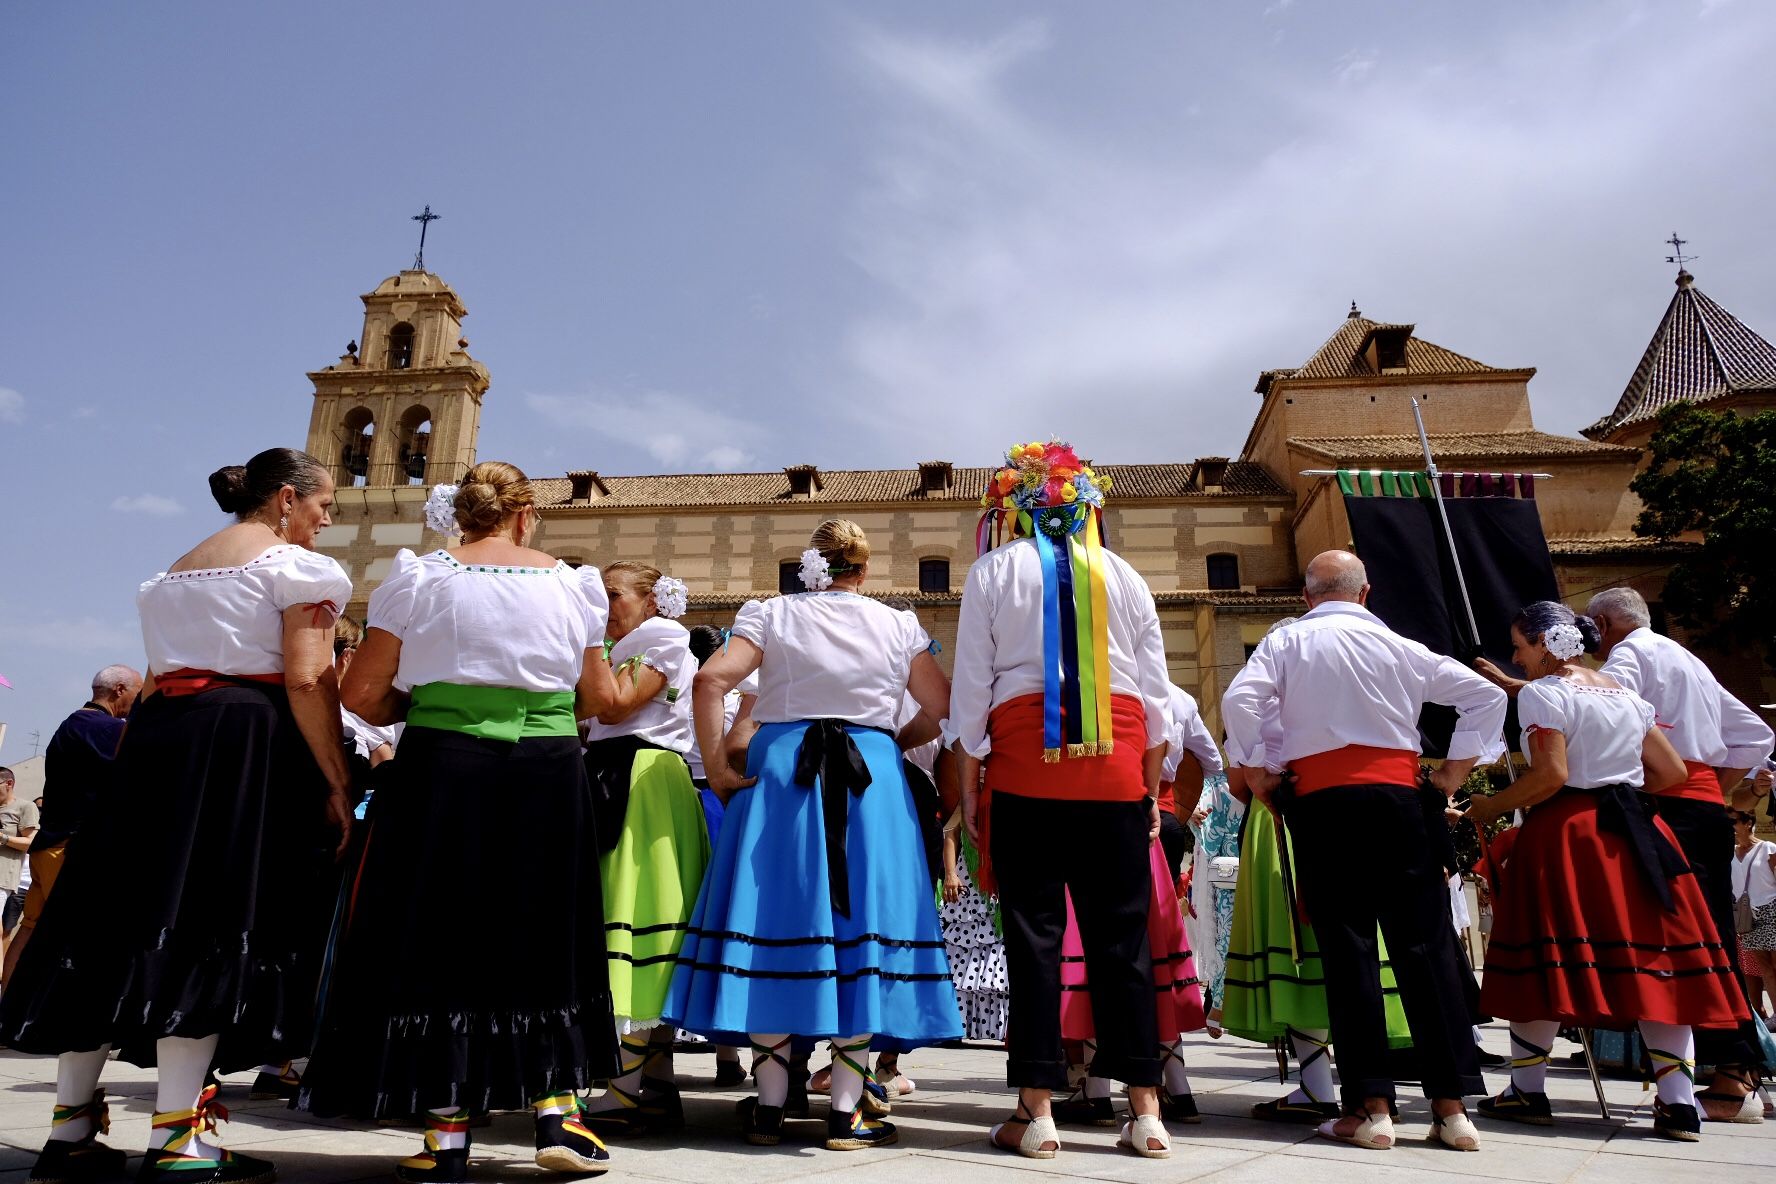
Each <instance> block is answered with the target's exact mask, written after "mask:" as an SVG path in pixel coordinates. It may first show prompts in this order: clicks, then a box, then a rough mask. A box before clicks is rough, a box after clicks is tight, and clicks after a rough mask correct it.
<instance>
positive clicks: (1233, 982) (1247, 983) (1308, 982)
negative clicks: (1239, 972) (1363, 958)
mask: <svg viewBox="0 0 1776 1184" xmlns="http://www.w3.org/2000/svg"><path fill="white" fill-rule="evenodd" d="M1222 982H1223V984H1224V985H1225V986H1230V987H1244V988H1245V989H1246V990H1248V991H1262V990H1264V989H1265V987H1266V986H1268V985H1269V984H1270V983H1273V982H1276V983H1288V984H1289V985H1290V986H1294V987H1316V988H1319V989H1320V990H1324V989H1325V987H1326V980H1325V979H1323V978H1302V977H1301V976H1300V975H1295V974H1271V975H1266V976H1265V977H1263V978H1260V979H1243V978H1234V977H1233V976H1232V975H1228V976H1226V977H1225V978H1224V979H1223V980H1222ZM1381 993H1382V994H1383V995H1398V994H1399V993H1400V988H1399V987H1398V986H1397V985H1396V986H1392V987H1383V988H1382V989H1381Z"/></svg>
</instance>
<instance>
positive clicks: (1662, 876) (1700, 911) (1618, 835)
mask: <svg viewBox="0 0 1776 1184" xmlns="http://www.w3.org/2000/svg"><path fill="white" fill-rule="evenodd" d="M1511 641H1512V644H1513V647H1514V648H1513V650H1512V654H1511V660H1512V661H1513V662H1515V663H1516V664H1517V665H1518V666H1519V667H1521V668H1522V669H1523V670H1524V671H1525V672H1526V673H1527V674H1528V675H1530V676H1531V678H1532V679H1533V681H1531V682H1529V683H1527V684H1526V685H1524V686H1523V687H1522V689H1521V690H1519V692H1518V694H1517V718H1518V720H1519V721H1521V723H1522V725H1523V733H1524V740H1525V748H1526V752H1525V755H1526V756H1527V757H1528V758H1529V760H1530V770H1529V772H1528V773H1526V774H1525V775H1524V776H1522V777H1520V778H1518V780H1517V783H1516V784H1515V785H1513V786H1512V787H1511V788H1510V789H1508V790H1505V791H1504V792H1502V793H1498V794H1495V795H1493V796H1492V797H1490V798H1475V799H1474V801H1473V804H1472V805H1471V806H1470V807H1469V809H1468V813H1469V815H1470V816H1471V817H1472V818H1473V819H1474V824H1475V825H1476V826H1477V827H1481V828H1484V827H1485V826H1486V825H1487V824H1488V823H1490V822H1491V821H1492V820H1493V819H1495V818H1498V817H1500V816H1502V815H1505V814H1508V813H1509V812H1510V811H1512V810H1516V809H1523V808H1531V807H1533V808H1531V809H1530V810H1529V817H1528V819H1527V820H1526V821H1525V822H1524V824H1523V828H1522V834H1521V835H1520V836H1519V838H1518V840H1517V843H1516V846H1515V847H1514V848H1513V850H1512V853H1511V860H1510V864H1509V866H1508V867H1507V868H1506V870H1505V871H1504V872H1503V873H1502V881H1501V884H1500V888H1499V892H1498V896H1497V906H1496V912H1495V914H1494V919H1493V928H1492V940H1491V942H1490V943H1489V944H1488V946H1487V954H1486V982H1485V984H1484V985H1483V986H1482V988H1481V992H1480V1006H1481V1009H1482V1010H1483V1011H1486V1012H1488V1013H1489V1014H1492V1015H1496V1016H1498V1017H1500V1018H1501V1019H1508V1020H1510V1021H1511V1085H1510V1088H1509V1089H1507V1090H1506V1091H1505V1092H1504V1093H1501V1094H1499V1095H1498V1096H1497V1097H1493V1098H1488V1099H1487V1100H1485V1101H1483V1102H1481V1103H1480V1113H1482V1114H1484V1115H1487V1116H1488V1117H1491V1118H1503V1119H1510V1120H1512V1121H1516V1122H1529V1123H1535V1124H1538V1125H1547V1124H1548V1123H1550V1122H1552V1121H1553V1113H1552V1111H1551V1109H1550V1108H1549V1104H1548V1095H1547V1094H1546V1093H1545V1092H1544V1091H1543V1088H1542V1085H1543V1081H1544V1079H1545V1077H1546V1075H1547V1070H1548V1050H1549V1048H1550V1047H1551V1046H1552V1044H1553V1042H1554V1035H1555V1033H1556V1032H1557V1031H1558V1030H1559V1029H1560V1028H1561V1027H1562V1026H1577V1027H1588V1028H1589V1027H1600V1028H1628V1027H1632V1026H1634V1025H1636V1024H1638V1026H1639V1028H1640V1033H1641V1037H1642V1039H1644V1040H1645V1041H1646V1046H1647V1055H1648V1056H1649V1057H1651V1058H1652V1062H1653V1073H1654V1078H1655V1081H1656V1084H1657V1087H1658V1099H1657V1100H1656V1101H1655V1102H1654V1103H1653V1129H1654V1130H1655V1131H1656V1132H1657V1133H1658V1134H1660V1135H1663V1136H1664V1137H1665V1138H1668V1139H1677V1140H1681V1141H1685V1142H1694V1141H1695V1140H1696V1139H1698V1138H1700V1132H1701V1129H1702V1124H1701V1118H1700V1116H1699V1114H1698V1113H1697V1110H1696V1098H1695V1056H1696V1052H1695V1048H1696V1045H1695V1034H1694V1031H1693V1028H1694V1027H1695V1026H1699V1025H1705V1026H1711V1027H1719V1026H1727V1025H1731V1024H1733V1023H1735V1022H1737V1021H1739V1020H1743V1019H1745V1018H1746V1014H1747V1013H1746V1009H1745V999H1744V995H1743V993H1742V992H1741V991H1740V990H1739V986H1738V984H1737V983H1736V982H1735V981H1734V980H1733V967H1732V965H1731V963H1730V961H1729V959H1728V957H1727V953H1726V950H1725V947H1724V945H1723V944H1722V942H1721V940H1720V938H1719V936H1718V934H1716V932H1715V929H1714V923H1713V921H1712V920H1711V919H1710V917H1709V913H1708V906H1707V902H1706V901H1705V900H1704V899H1703V896H1702V890H1701V888H1700V887H1699V886H1698V885H1697V883H1696V877H1695V876H1694V875H1693V874H1692V873H1691V872H1690V868H1689V865H1688V863H1687V862H1685V860H1684V858H1683V855H1682V853H1681V851H1680V850H1679V848H1678V846H1677V842H1676V839H1675V838H1674V836H1673V835H1672V833H1671V828H1670V827H1669V826H1667V825H1666V823H1665V821H1664V820H1663V819H1662V818H1659V817H1657V816H1656V815H1655V814H1654V813H1653V809H1652V805H1651V802H1650V801H1649V799H1648V795H1649V794H1653V793H1657V792H1658V791H1659V790H1660V789H1662V788H1664V787H1666V786H1669V785H1676V784H1678V783H1679V782H1681V781H1683V779H1684V778H1685V777H1686V776H1687V775H1688V774H1687V772H1686V770H1685V769H1684V764H1683V760H1682V758H1680V757H1679V756H1678V755H1677V751H1676V750H1675V749H1674V748H1672V746H1671V743H1670V741H1668V740H1666V739H1665V736H1664V734H1663V733H1662V732H1661V731H1660V729H1659V728H1658V727H1657V726H1655V722H1654V715H1653V708H1652V705H1651V704H1649V703H1647V702H1646V701H1645V700H1644V699H1642V698H1641V697H1640V696H1638V695H1636V694H1635V693H1634V692H1632V691H1628V690H1625V689H1623V688H1622V687H1620V686H1618V685H1617V684H1616V683H1615V682H1614V680H1612V679H1610V678H1609V677H1608V676H1606V675H1604V674H1601V673H1598V672H1594V671H1592V670H1590V669H1588V668H1587V667H1585V666H1582V665H1580V663H1579V660H1578V659H1579V657H1580V656H1581V655H1582V654H1583V653H1584V652H1585V651H1586V650H1587V649H1593V648H1595V647H1596V645H1597V642H1598V631H1597V626H1596V625H1595V624H1594V623H1593V622H1592V621H1591V619H1590V618H1589V617H1582V616H1581V617H1575V616H1574V614H1573V611H1572V610H1571V609H1570V608H1568V607H1567V606H1566V605H1564V604H1559V603H1557V602H1554V601H1538V602H1536V603H1535V604H1531V605H1530V606H1528V607H1527V608H1525V609H1524V610H1523V611H1521V612H1520V613H1518V614H1517V617H1516V619H1515V620H1513V621H1512V623H1511Z"/></svg>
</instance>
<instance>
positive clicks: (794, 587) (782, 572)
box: [777, 559, 807, 596]
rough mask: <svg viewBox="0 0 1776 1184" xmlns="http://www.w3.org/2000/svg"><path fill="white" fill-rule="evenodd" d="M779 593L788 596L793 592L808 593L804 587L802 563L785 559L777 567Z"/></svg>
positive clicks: (798, 560) (797, 560)
mask: <svg viewBox="0 0 1776 1184" xmlns="http://www.w3.org/2000/svg"><path fill="white" fill-rule="evenodd" d="M777 591H779V592H781V593H783V594H784V595H785V596H788V595H789V594H790V593H792V592H806V591H807V589H806V588H804V587H802V561H801V560H800V559H785V560H784V561H783V562H781V563H779V564H778V565H777Z"/></svg>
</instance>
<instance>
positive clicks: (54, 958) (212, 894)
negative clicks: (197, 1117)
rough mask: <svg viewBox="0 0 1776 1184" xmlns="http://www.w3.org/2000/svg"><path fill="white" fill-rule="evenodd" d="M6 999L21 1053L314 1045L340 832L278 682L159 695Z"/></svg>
mask: <svg viewBox="0 0 1776 1184" xmlns="http://www.w3.org/2000/svg"><path fill="white" fill-rule="evenodd" d="M111 784H112V788H111V789H110V790H109V791H108V793H107V794H106V796H104V797H102V798H101V799H100V801H99V802H98V804H97V806H96V808H95V809H94V811H93V814H92V816H91V817H90V818H89V819H88V820H87V822H86V823H85V825H84V826H83V827H82V829H81V831H80V833H79V834H78V835H76V836H74V838H73V839H71V840H69V843H68V850H67V854H66V855H65V856H64V861H65V862H64V865H63V868H62V872H61V876H60V878H59V879H58V880H57V881H56V888H55V892H54V893H52V894H51V895H50V897H49V901H48V903H47V905H46V906H45V908H44V912H43V918H42V920H41V921H40V922H39V923H38V925H37V930H36V933H35V934H34V935H33V936H32V938H31V944H30V945H29V946H28V947H26V949H25V953H24V956H23V957H22V958H21V959H20V961H19V965H18V967H17V969H16V970H15V972H14V974H13V978H12V981H10V982H9V983H7V985H6V992H5V996H4V999H3V1000H0V1041H4V1042H5V1043H6V1044H8V1045H10V1046H11V1047H13V1048H16V1049H18V1050H20V1051H22V1052H30V1053H63V1052H84V1051H88V1050H90V1049H95V1048H98V1047H99V1046H101V1045H106V1044H109V1045H111V1046H113V1047H115V1048H118V1049H119V1050H120V1051H121V1055H122V1056H123V1057H124V1058H125V1059H127V1060H130V1061H132V1062H134V1063H136V1064H138V1065H151V1064H153V1057H154V1041H155V1040H156V1039H158V1038H160V1037H163V1036H181V1037H204V1036H211V1035H216V1034H220V1036H221V1041H220V1044H219V1046H218V1050H217V1056H216V1067H217V1068H218V1069H220V1070H221V1071H223V1072H232V1071H234V1070H236V1069H242V1068H247V1067H249V1066H252V1065H257V1064H261V1063H264V1062H267V1061H271V1062H276V1061H281V1060H283V1059H284V1058H286V1057H288V1056H291V1055H300V1054H301V1053H302V1052H303V1051H304V1050H305V1049H306V1048H307V1045H308V1041H309V1037H310V1034H311V1023H312V1017H313V1004H314V987H315V982H316V976H317V971H318V966H319V955H320V952H321V951H320V946H319V943H318V942H317V941H315V940H314V938H315V930H316V920H317V918H324V917H325V915H326V909H327V906H328V901H327V900H326V899H324V897H325V895H326V891H327V889H326V884H327V883H328V880H329V876H330V868H331V862H332V855H331V847H332V842H333V836H330V835H329V832H328V829H327V826H326V822H325V817H324V814H323V808H324V804H325V801H326V782H325V780H324V779H323V778H322V776H321V772H320V769H319V768H318V767H317V766H316V764H315V761H314V757H313V755H312V754H311V753H310V752H309V749H308V745H307V743H306V742H305V741H304V740H303V738H302V735H301V733H300V732H299V731H298V730H297V727H296V723H295V720H294V719H293V718H292V717H291V715H290V705H289V700H288V698H287V697H286V696H285V694H284V692H283V689H282V688H281V687H259V686H228V687H222V688H219V689H216V690H212V691H206V692H204V693H202V694H198V695H189V696H181V697H178V698H169V697H168V696H166V695H152V696H150V697H149V698H148V699H146V700H144V701H143V703H142V704H141V705H140V706H139V707H137V708H136V710H135V711H134V712H132V713H131V715H130V721H129V730H128V731H127V732H126V733H125V736H124V740H123V746H122V749H121V750H120V751H119V753H118V755H117V762H116V770H115V776H114V778H113V780H112V783H111Z"/></svg>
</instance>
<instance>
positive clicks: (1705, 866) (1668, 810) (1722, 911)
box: [1653, 795, 1764, 1068]
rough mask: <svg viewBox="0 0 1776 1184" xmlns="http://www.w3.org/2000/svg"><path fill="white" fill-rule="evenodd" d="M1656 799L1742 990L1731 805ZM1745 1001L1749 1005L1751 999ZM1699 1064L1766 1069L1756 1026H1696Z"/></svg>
mask: <svg viewBox="0 0 1776 1184" xmlns="http://www.w3.org/2000/svg"><path fill="white" fill-rule="evenodd" d="M1653 802H1654V804H1655V805H1656V807H1657V809H1658V811H1659V817H1661V818H1663V819H1664V820H1665V824H1666V825H1667V826H1669V827H1670V828H1671V832H1672V833H1673V834H1675V835H1676V836H1677V843H1678V846H1680V847H1682V848H1683V853H1684V858H1685V859H1687V860H1689V861H1690V872H1691V874H1692V875H1694V876H1695V877H1696V887H1698V888H1700V889H1702V899H1703V900H1704V901H1706V902H1707V904H1708V915H1709V916H1710V917H1712V918H1713V919H1714V928H1715V930H1716V932H1718V933H1719V934H1720V939H1721V943H1722V944H1723V945H1725V946H1726V947H1727V957H1728V959H1729V960H1730V961H1731V962H1732V965H1733V970H1734V975H1733V981H1735V982H1737V983H1739V989H1740V990H1741V991H1744V989H1745V983H1744V979H1743V978H1742V976H1741V975H1740V974H1739V973H1738V970H1739V931H1738V929H1737V928H1736V927H1735V926H1734V924H1733V821H1732V819H1731V818H1729V817H1728V815H1727V808H1726V806H1725V805H1724V804H1722V803H1720V802H1703V801H1696V800H1694V799H1690V798H1669V797H1660V796H1657V795H1655V796H1654V798H1653ZM1745 1005H1746V1007H1747V1008H1748V1009H1749V1008H1750V1006H1751V1000H1750V999H1749V998H1747V999H1746V1004H1745ZM1696 1063H1697V1064H1698V1065H1750V1066H1752V1067H1754V1068H1762V1067H1763V1064H1764V1056H1763V1051H1762V1049H1761V1048H1760V1046H1759V1044H1758V1036H1757V1025H1756V1024H1755V1023H1753V1022H1752V1021H1751V1020H1746V1021H1745V1022H1744V1023H1742V1024H1740V1025H1738V1026H1737V1027H1735V1028H1697V1029H1696Z"/></svg>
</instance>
